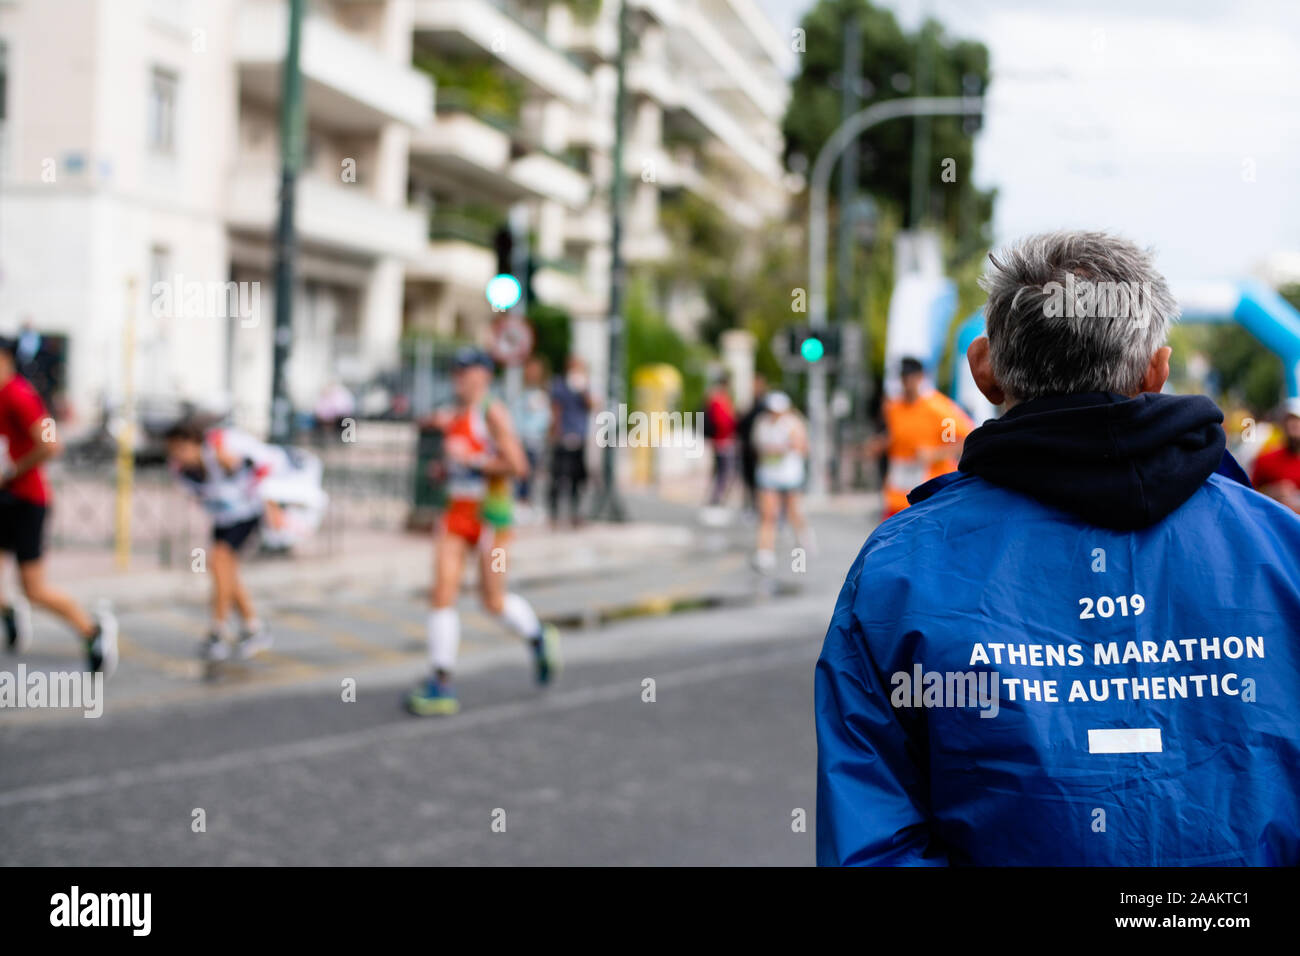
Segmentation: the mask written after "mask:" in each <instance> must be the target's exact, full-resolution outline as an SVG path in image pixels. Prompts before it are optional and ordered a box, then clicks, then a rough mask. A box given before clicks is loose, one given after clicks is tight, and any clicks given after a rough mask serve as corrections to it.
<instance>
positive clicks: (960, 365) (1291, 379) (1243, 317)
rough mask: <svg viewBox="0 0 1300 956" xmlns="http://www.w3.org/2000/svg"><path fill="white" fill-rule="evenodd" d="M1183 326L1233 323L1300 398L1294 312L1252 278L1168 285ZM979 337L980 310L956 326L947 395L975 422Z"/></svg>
mask: <svg viewBox="0 0 1300 956" xmlns="http://www.w3.org/2000/svg"><path fill="white" fill-rule="evenodd" d="M1173 293H1174V296H1175V298H1177V300H1178V307H1179V309H1180V310H1181V311H1182V321H1183V322H1213V323H1223V322H1236V323H1237V324H1238V325H1240V326H1241V327H1242V328H1244V329H1245V330H1246V331H1247V332H1249V333H1250V334H1251V335H1253V336H1254V337H1255V338H1256V339H1258V340H1259V342H1260V344H1261V345H1263V346H1264V347H1265V348H1267V349H1268V350H1269V351H1271V352H1273V353H1274V354H1275V355H1277V356H1278V358H1280V359H1281V360H1282V367H1283V369H1284V371H1285V373H1286V390H1287V394H1288V395H1289V396H1291V397H1292V398H1296V397H1297V396H1300V312H1297V311H1296V310H1295V308H1294V307H1292V305H1291V304H1290V303H1289V302H1287V301H1286V299H1284V298H1282V297H1281V296H1280V295H1278V294H1277V293H1276V292H1274V291H1273V290H1272V289H1270V288H1269V287H1268V286H1267V285H1265V284H1264V283H1262V282H1260V281H1258V280H1256V279H1243V280H1241V281H1239V282H1186V283H1174V284H1173ZM983 334H984V311H983V310H982V309H981V310H980V311H979V312H976V313H975V314H974V315H972V316H970V317H969V318H967V319H965V320H964V321H963V322H962V323H961V324H960V325H959V326H958V327H957V337H956V339H955V340H954V342H953V353H952V396H953V398H954V399H956V401H957V402H958V404H960V405H962V406H963V407H964V408H966V410H967V411H969V412H971V414H972V416H973V417H975V419H976V421H980V420H981V417H988V416H987V415H986V414H984V413H985V412H986V411H987V408H988V403H987V401H986V400H985V399H984V396H983V395H981V394H980V393H979V390H978V389H977V388H975V382H974V380H972V378H971V374H970V369H969V368H968V367H967V365H966V350H967V349H968V348H970V344H971V342H973V341H975V339H977V338H978V337H979V336H981V335H983Z"/></svg>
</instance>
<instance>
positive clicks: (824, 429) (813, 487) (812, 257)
mask: <svg viewBox="0 0 1300 956" xmlns="http://www.w3.org/2000/svg"><path fill="white" fill-rule="evenodd" d="M983 103H984V101H983V100H982V99H980V98H979V97H962V96H926V97H905V98H902V99H896V100H885V101H884V102H881V103H875V104H873V105H872V106H868V107H867V108H866V109H864V110H862V111H861V112H858V113H855V114H853V115H852V116H850V117H849V118H848V119H847V120H845V121H844V122H843V123H841V124H840V125H839V128H837V129H836V130H835V132H834V133H832V134H831V136H830V139H828V140H827V141H826V144H825V145H824V146H822V148H821V152H819V153H818V154H817V160H816V162H814V163H813V167H812V175H811V176H810V178H809V186H808V192H809V212H808V325H809V326H810V327H811V328H812V329H813V330H814V332H815V331H817V330H820V329H824V328H825V327H826V238H827V237H826V232H827V228H826V223H827V216H828V212H827V207H828V205H829V198H828V196H829V191H830V190H829V186H830V178H831V170H832V169H834V167H835V160H836V159H838V158H839V155H840V154H841V153H842V152H844V149H845V147H846V146H848V144H849V143H851V142H854V141H855V140H856V139H857V138H858V137H859V136H861V135H862V134H863V133H864V132H866V131H867V130H868V129H870V128H871V127H872V126H875V125H876V124H878V123H883V122H885V121H886V120H891V119H899V118H900V117H904V116H921V115H926V116H962V115H968V114H978V113H980V112H982V111H983V108H984V106H983ZM841 213H842V211H841ZM808 419H809V421H808V425H809V431H810V435H809V445H810V447H809V459H810V461H809V467H808V491H809V495H810V497H815V498H816V497H823V496H824V495H825V494H826V492H827V457H828V453H829V451H830V434H829V422H828V420H827V408H826V368H825V366H824V365H823V364H822V363H818V364H816V365H814V366H813V367H812V368H811V369H810V370H809V372H808Z"/></svg>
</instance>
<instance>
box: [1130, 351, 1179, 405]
mask: <svg viewBox="0 0 1300 956" xmlns="http://www.w3.org/2000/svg"><path fill="white" fill-rule="evenodd" d="M1173 352H1174V350H1173V349H1171V348H1170V347H1169V346H1167V345H1164V346H1161V347H1160V348H1158V349H1156V354H1155V355H1153V356H1151V364H1150V365H1148V366H1147V370H1146V372H1145V373H1143V375H1142V384H1141V385H1140V386H1138V394H1139V395H1141V394H1142V393H1143V392H1159V391H1160V390H1161V389H1162V388H1164V387H1165V382H1167V381H1169V356H1170V355H1172V354H1173Z"/></svg>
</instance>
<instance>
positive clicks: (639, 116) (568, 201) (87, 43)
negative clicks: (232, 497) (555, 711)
mask: <svg viewBox="0 0 1300 956" xmlns="http://www.w3.org/2000/svg"><path fill="white" fill-rule="evenodd" d="M629 2H630V3H631V4H632V7H631V8H630V9H629V15H630V17H631V18H632V23H633V33H634V36H635V43H634V46H633V49H632V50H631V52H630V54H629V58H628V92H629V99H628V105H629V113H628V127H627V141H626V147H625V152H624V170H623V173H624V175H625V176H626V177H627V181H628V184H629V188H628V192H627V199H628V204H627V210H626V212H627V218H626V235H625V247H624V251H625V256H626V258H627V259H628V261H629V263H630V266H631V268H633V269H635V268H638V267H640V266H642V265H647V264H652V263H654V262H656V261H662V260H663V259H664V258H665V257H666V256H667V255H668V254H669V253H670V251H671V250H670V248H669V242H668V239H667V237H666V236H665V234H664V232H663V230H662V228H661V226H660V221H659V220H660V215H661V211H662V207H663V205H664V204H665V203H671V202H673V201H674V200H675V198H676V197H679V196H680V195H682V193H683V192H684V191H690V192H693V193H694V194H695V195H697V196H700V197H702V198H704V199H706V200H708V201H709V202H710V203H713V204H714V205H716V206H717V208H719V209H720V210H722V211H723V212H725V214H726V215H727V216H728V217H729V218H730V219H731V220H733V221H734V222H736V223H737V224H740V225H743V226H745V227H746V228H758V227H759V226H760V225H761V224H762V223H763V221H765V220H766V219H767V218H769V217H773V216H777V215H779V214H780V213H781V211H782V210H783V208H784V203H785V201H786V198H787V195H788V193H787V190H786V187H785V185H784V180H783V176H782V170H781V167H780V163H779V156H780V134H779V122H780V116H781V113H782V111H783V110H784V106H785V96H786V92H785V84H784V81H783V79H782V69H783V67H784V66H785V63H784V62H783V59H782V57H783V56H786V55H788V54H787V53H786V52H785V51H786V48H785V45H784V41H783V39H782V38H780V37H779V36H778V35H776V33H775V31H774V30H773V29H772V28H771V27H770V25H769V24H768V23H767V22H766V21H765V20H764V18H763V17H762V16H761V14H759V13H758V12H757V10H756V8H754V6H753V4H752V0H629ZM590 9H591V8H590V7H588V8H587V10H588V15H586V16H583V15H581V13H582V5H578V4H570V3H565V2H558V0H557V2H546V0H308V5H307V16H306V19H305V22H304V25H303V32H302V41H301V43H302V45H301V66H302V75H303V86H304V93H305V96H304V103H305V126H306V139H305V143H304V167H303V170H302V173H301V175H300V178H299V181H298V192H297V225H298V236H299V247H298V258H297V277H298V288H297V290H296V295H295V304H294V316H293V326H294V336H293V351H292V359H291V363H290V366H289V369H288V384H289V390H290V395H291V397H292V399H293V401H294V403H295V405H297V406H298V407H304V408H305V407H310V406H311V405H312V403H313V402H314V400H315V398H316V396H317V395H318V394H319V393H320V391H321V390H322V389H323V388H324V387H325V386H326V385H327V384H329V383H330V382H331V381H335V380H339V381H343V382H345V383H348V384H357V383H361V382H365V381H367V380H369V379H371V378H373V377H374V376H375V375H377V374H380V373H382V372H385V371H390V370H392V369H394V368H395V367H396V366H397V365H398V363H399V361H400V356H399V343H400V340H401V338H402V336H403V335H420V336H429V335H431V336H435V337H437V338H439V339H445V340H465V339H475V338H481V337H482V335H483V334H484V333H485V330H486V328H487V326H488V324H489V323H490V321H491V318H492V315H491V312H490V309H489V307H488V305H487V302H486V301H485V298H484V294H483V290H484V286H485V284H486V282H487V280H488V279H489V278H490V277H491V275H492V274H493V273H494V272H495V269H496V251H495V249H494V248H493V240H494V237H495V235H496V233H497V231H498V229H499V228H500V227H501V225H503V224H504V223H505V222H506V221H507V220H508V219H511V218H513V219H514V221H515V222H516V223H519V224H522V226H523V228H524V230H525V231H526V233H527V235H528V237H529V242H530V246H531V249H532V256H533V261H534V263H535V266H536V271H535V274H534V290H535V292H536V295H537V297H538V298H539V299H540V300H542V301H544V302H547V303H550V304H553V305H556V306H559V307H561V308H563V309H564V310H565V311H566V312H568V313H569V314H570V315H571V316H572V317H573V319H574V329H575V347H576V348H577V350H578V351H579V352H581V353H582V354H584V355H585V356H586V357H587V358H588V359H589V361H590V362H591V364H592V366H593V371H594V372H595V379H596V384H597V385H600V384H601V383H602V382H603V369H604V360H605V345H604V342H605V312H606V310H607V303H608V281H609V262H610V249H609V232H610V219H609V195H610V186H611V182H612V176H613V170H612V151H613V139H614V122H613V115H614V100H615V87H616V82H615V72H614V66H613V60H614V55H615V52H616V43H617V36H616V30H615V24H616V18H617V13H618V9H617V6H616V4H615V3H614V2H610V0H605V2H604V3H603V4H601V5H600V7H599V12H598V13H596V15H595V16H594V17H593V16H590V15H589V12H590ZM287 28H288V24H287V15H286V4H285V3H284V0H0V70H2V71H3V73H2V75H0V80H2V82H0V331H13V330H14V329H16V328H18V327H20V326H21V325H23V324H25V323H30V324H31V325H32V326H34V327H35V328H37V329H38V330H40V331H42V332H46V333H53V334H60V335H64V336H66V337H67V340H68V343H69V348H68V361H69V367H68V375H67V380H68V383H69V388H68V395H67V398H68V401H69V404H70V406H71V409H72V411H73V413H74V415H75V416H77V418H79V419H80V420H81V421H83V422H88V421H90V420H92V419H93V418H94V416H95V414H96V412H97V410H98V407H99V404H100V403H101V401H103V400H105V399H116V398H117V397H119V396H121V394H122V393H123V386H124V377H125V375H126V374H127V373H126V370H127V368H128V366H129V367H130V369H131V374H132V376H133V379H134V383H135V387H136V391H137V394H140V395H145V396H151V395H160V396H161V395H165V396H174V397H183V398H189V399H195V400H201V401H206V402H211V401H213V400H214V398H215V397H217V396H225V397H226V398H227V400H228V401H230V402H231V403H232V404H233V406H234V407H235V409H236V411H237V414H238V415H239V417H240V418H241V419H242V420H243V421H244V423H245V424H247V425H248V426H250V427H252V428H255V429H262V428H265V426H266V424H267V422H268V407H269V394H270V377H271V358H272V345H273V343H272V336H273V331H274V330H273V325H274V297H275V290H274V282H273V269H274V266H273V263H274V235H275V228H276V218H277V212H278V210H277V202H276V199H277V194H278V186H279V135H280V134H279V110H280V83H281V66H282V58H283V51H284V49H285V47H286V43H287ZM132 278H133V279H134V280H135V285H134V298H133V300H131V301H130V302H128V299H127V296H128V291H127V290H128V285H127V282H128V279H132ZM670 291H671V296H670V300H669V301H668V303H667V305H668V307H669V309H670V313H671V314H672V315H673V317H674V320H675V321H676V322H677V323H678V324H679V325H680V326H681V327H682V328H683V329H689V327H690V325H691V323H692V322H693V321H695V320H696V319H697V318H698V317H699V309H700V304H699V300H698V297H694V298H693V297H692V293H691V290H690V289H688V288H682V289H673V290H670ZM128 314H130V315H131V317H132V322H131V323H130V325H131V326H133V328H128V322H127V316H128ZM128 341H133V342H134V348H133V349H132V350H131V355H130V356H129V358H130V361H129V362H128V355H127V354H126V353H127V342H128Z"/></svg>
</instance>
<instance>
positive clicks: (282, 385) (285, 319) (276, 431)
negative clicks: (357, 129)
mask: <svg viewBox="0 0 1300 956" xmlns="http://www.w3.org/2000/svg"><path fill="white" fill-rule="evenodd" d="M302 7H303V0H289V47H288V49H287V50H286V51H285V54H284V74H283V81H282V82H281V84H280V221H279V225H278V226H277V228H276V233H275V340H274V359H273V365H272V370H271V440H272V441H274V442H280V443H285V442H288V441H289V439H290V437H291V435H292V430H293V422H292V421H291V420H290V412H291V410H292V409H291V406H290V403H289V394H288V388H287V385H286V382H285V366H286V365H287V364H288V362H289V347H290V345H291V344H292V343H293V292H294V281H295V280H294V257H295V253H296V246H297V234H296V232H295V229H294V195H295V192H296V190H297V178H298V167H299V165H300V164H301V161H302V140H303V100H302V71H301V70H300V69H299V68H298V51H299V48H300V46H301V44H302Z"/></svg>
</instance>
